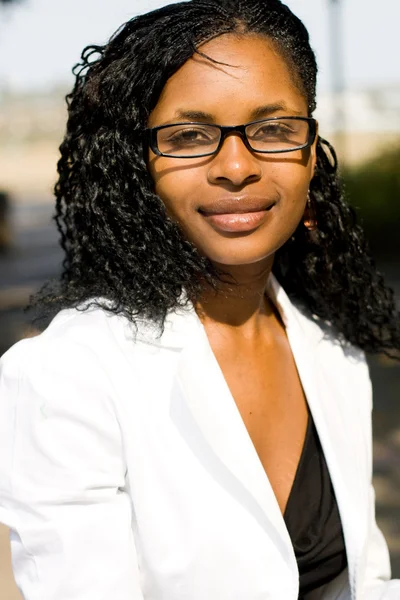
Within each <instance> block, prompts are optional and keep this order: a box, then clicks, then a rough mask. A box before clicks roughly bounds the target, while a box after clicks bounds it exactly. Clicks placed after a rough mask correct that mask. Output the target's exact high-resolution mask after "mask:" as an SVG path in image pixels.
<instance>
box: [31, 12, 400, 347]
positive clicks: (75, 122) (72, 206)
mask: <svg viewBox="0 0 400 600" xmlns="http://www.w3.org/2000/svg"><path fill="white" fill-rule="evenodd" d="M227 33H238V34H246V33H251V34H258V35H262V36H266V37H267V38H268V39H269V40H270V42H271V43H272V44H273V45H274V46H275V48H276V49H277V51H278V52H279V53H280V54H281V55H282V56H283V58H284V59H285V60H286V62H287V64H288V67H289V68H290V71H291V74H292V77H293V81H294V82H295V84H296V85H297V86H298V88H299V90H300V91H301V93H303V94H304V96H305V98H306V99H307V102H308V109H309V116H311V115H312V113H313V111H314V110H315V108H316V99H315V96H316V78H317V65H316V60H315V55H314V53H313V50H312V48H311V47H310V42H309V36H308V32H307V30H306V28H305V27H304V25H303V24H302V22H301V21H300V20H299V19H298V18H297V17H296V16H295V15H294V14H293V13H292V12H291V11H290V10H289V8H288V7H287V6H285V5H284V4H282V2H280V0H243V1H241V0H218V1H216V0H193V1H191V2H181V3H178V4H173V5H169V6H166V7H164V8H161V9H159V10H156V11H153V12H150V13H148V14H145V15H142V16H137V17H135V18H133V19H131V20H130V21H128V22H127V23H126V24H125V25H123V26H122V27H121V28H120V29H119V30H118V31H117V32H116V33H115V34H114V35H113V37H112V38H111V39H110V41H109V42H108V43H107V44H106V45H104V46H89V47H87V48H85V50H84V51H83V53H82V56H81V62H80V63H79V64H78V65H76V67H75V68H74V74H75V75H76V81H75V86H74V88H73V90H72V92H71V93H70V94H69V95H68V96H67V104H68V110H69V118H68V123H67V130H66V135H65V138H64V141H63V142H62V144H61V146H60V151H61V158H60V160H59V162H58V172H59V179H58V182H57V184H56V187H55V194H56V216H55V220H56V223H57V226H58V229H59V231H60V234H61V245H62V248H63V249H64V252H65V259H64V263H63V272H62V275H61V277H60V281H59V282H58V284H57V286H56V288H55V289H54V287H51V286H47V287H45V288H44V289H43V290H42V292H41V293H40V294H39V298H38V304H39V305H40V306H41V307H42V309H43V308H44V309H45V310H47V311H49V310H51V309H53V310H58V309H60V308H66V307H73V306H75V307H77V306H79V305H81V304H82V302H85V301H90V302H89V303H87V304H86V305H87V306H88V305H91V304H93V302H94V303H95V304H99V305H101V306H103V307H104V308H105V309H106V310H109V311H112V312H114V313H116V314H123V315H125V316H126V317H128V319H130V320H131V321H132V322H135V320H136V319H138V318H146V319H151V320H152V321H154V322H157V323H159V324H161V327H162V324H163V323H164V321H165V317H166V314H167V312H168V311H169V310H171V309H174V308H176V307H178V306H179V305H182V303H185V302H187V298H190V299H191V300H192V301H195V300H196V298H198V297H199V295H200V294H201V291H202V289H203V286H204V285H205V282H206V284H210V285H213V286H217V285H218V281H219V280H220V274H218V272H216V270H215V268H214V267H213V265H212V264H211V262H210V261H209V260H208V259H207V258H205V257H203V256H201V255H200V253H199V252H198V251H197V249H196V248H195V247H193V245H192V244H191V243H190V242H189V241H188V240H187V239H185V236H184V234H183V233H182V231H181V230H180V228H179V226H178V225H177V223H175V222H173V220H172V219H171V218H169V217H168V215H167V214H166V210H165V207H164V205H163V203H162V201H161V200H160V198H159V197H158V196H157V195H156V194H155V192H154V184H153V181H152V179H151V177H150V175H149V171H148V169H147V165H146V148H145V147H144V145H143V131H144V129H145V128H146V125H147V120H148V117H149V114H150V112H151V111H152V110H153V108H154V107H155V106H156V104H157V102H158V99H159V96H160V93H161V91H162V89H163V87H164V85H165V83H166V81H167V80H168V78H169V77H170V76H171V75H172V74H173V73H175V72H176V71H177V70H178V69H179V68H180V67H181V66H182V65H183V64H184V63H185V62H186V61H187V60H188V59H189V58H190V57H191V56H193V54H194V53H196V52H198V53H199V52H200V53H201V45H202V44H204V43H205V42H207V41H210V40H211V39H214V38H216V37H218V36H220V35H223V34H227ZM210 60H211V59H210ZM310 196H311V202H312V207H313V210H314V213H315V218H316V220H317V222H318V228H317V230H315V231H308V230H307V229H306V228H305V227H304V225H303V224H302V223H301V224H299V226H298V228H297V230H296V231H295V233H294V234H293V236H292V237H291V238H290V239H289V240H288V241H287V242H286V243H285V244H284V246H283V247H282V248H280V250H279V251H278V252H277V254H276V256H275V261H274V267H273V270H274V273H275V275H276V276H277V278H278V280H279V281H280V283H281V284H282V285H283V287H284V289H285V290H286V291H287V293H288V294H289V296H290V297H291V298H292V299H293V300H294V301H296V302H298V303H301V304H302V305H303V306H304V307H305V308H306V309H307V310H308V311H309V313H310V315H311V316H312V317H313V318H314V319H317V320H322V321H323V322H328V323H329V324H330V325H331V326H333V327H334V329H335V331H336V332H337V336H338V339H339V340H340V341H341V343H342V344H344V345H346V344H348V343H349V342H350V343H351V344H353V345H356V346H358V347H360V348H361V349H363V350H365V351H367V352H372V353H376V352H384V353H386V354H388V355H390V354H396V351H397V350H399V349H400V328H399V321H400V320H399V313H398V312H397V311H396V306H395V302H394V297H393V292H392V290H390V289H389V288H387V287H385V284H384V281H383V278H382V276H381V275H380V274H379V273H378V272H377V270H376V267H375V264H374V261H373V259H372V258H371V256H370V254H369V250H368V247H367V244H366V241H365V238H364V233H363V231H362V229H361V228H360V226H359V225H358V224H356V219H355V213H354V211H353V209H352V208H351V207H350V206H348V204H347V203H346V202H345V200H344V196H343V191H342V188H341V185H340V182H339V178H338V174H337V162H336V157H335V154H334V151H333V148H332V147H331V146H330V145H329V144H328V142H326V141H325V140H323V139H322V138H319V139H318V144H317V166H316V171H315V176H314V178H313V179H312V181H311V187H310ZM104 300H107V302H104ZM110 300H111V302H110Z"/></svg>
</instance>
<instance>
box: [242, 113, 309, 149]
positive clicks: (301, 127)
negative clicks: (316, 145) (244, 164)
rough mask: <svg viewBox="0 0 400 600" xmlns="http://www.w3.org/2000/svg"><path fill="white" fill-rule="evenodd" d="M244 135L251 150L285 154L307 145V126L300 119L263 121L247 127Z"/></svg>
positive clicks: (306, 122) (306, 123) (305, 122)
mask: <svg viewBox="0 0 400 600" xmlns="http://www.w3.org/2000/svg"><path fill="white" fill-rule="evenodd" d="M246 134H247V139H248V140H249V144H250V146H251V147H252V148H253V150H256V151H259V152H287V151H288V150H294V149H295V148H299V147H300V146H304V145H305V144H307V142H308V138H309V125H308V121H302V120H300V119H299V120H297V119H284V118H283V119H276V120H275V119H273V120H265V121H259V122H258V123H253V124H251V125H248V127H246Z"/></svg>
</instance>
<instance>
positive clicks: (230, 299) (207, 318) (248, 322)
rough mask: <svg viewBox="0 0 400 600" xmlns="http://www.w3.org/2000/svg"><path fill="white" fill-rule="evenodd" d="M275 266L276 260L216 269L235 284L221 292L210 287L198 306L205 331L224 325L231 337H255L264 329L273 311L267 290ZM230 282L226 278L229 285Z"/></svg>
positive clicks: (269, 259)
mask: <svg viewBox="0 0 400 600" xmlns="http://www.w3.org/2000/svg"><path fill="white" fill-rule="evenodd" d="M272 265H273V257H269V258H268V259H266V260H265V261H262V262H259V263H256V264H251V265H239V266H229V267H226V266H225V265H216V266H217V267H218V268H219V269H220V270H221V271H223V272H224V273H226V274H227V275H229V276H231V277H233V280H234V281H235V282H236V283H230V282H226V283H220V284H219V286H218V290H217V291H215V290H212V289H211V288H209V287H207V288H206V289H204V292H203V294H202V296H201V298H200V300H199V301H198V303H197V304H196V311H197V313H198V315H199V318H200V320H201V321H202V323H203V325H204V326H205V327H207V326H213V325H217V324H219V325H222V326H225V327H226V328H227V329H229V330H231V331H232V333H237V334H241V335H245V336H246V337H254V335H256V334H257V333H259V332H260V331H261V329H262V325H263V324H264V322H265V318H266V317H269V316H271V314H272V313H273V307H272V305H271V303H270V302H268V300H266V297H265V288H266V285H267V281H268V278H269V276H270V273H271V270H272ZM226 279H227V278H225V277H224V280H225V281H226Z"/></svg>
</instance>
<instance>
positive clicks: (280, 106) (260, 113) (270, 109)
mask: <svg viewBox="0 0 400 600" xmlns="http://www.w3.org/2000/svg"><path fill="white" fill-rule="evenodd" d="M277 112H286V113H290V114H291V115H292V116H302V112H300V111H298V110H292V109H290V110H289V108H288V106H287V104H286V103H285V102H284V101H280V102H275V103H274V104H265V105H263V106H258V107H257V108H255V109H254V110H253V111H251V113H250V121H256V120H257V119H262V118H263V117H268V116H270V115H273V114H275V113H277ZM174 118H177V119H187V120H188V121H200V122H205V123H206V122H207V123H215V118H214V116H213V115H212V114H211V113H207V112H203V111H201V110H183V109H178V110H177V111H176V112H175V115H174Z"/></svg>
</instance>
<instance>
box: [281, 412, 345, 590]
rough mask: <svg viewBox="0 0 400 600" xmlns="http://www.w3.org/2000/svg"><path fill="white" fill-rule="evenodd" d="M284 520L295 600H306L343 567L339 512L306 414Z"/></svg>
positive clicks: (322, 457)
mask: <svg viewBox="0 0 400 600" xmlns="http://www.w3.org/2000/svg"><path fill="white" fill-rule="evenodd" d="M284 520H285V523H286V527H287V529H288V532H289V535H290V538H291V540H292V544H293V548H294V552H295V555H296V560H297V565H298V569H299V577H300V582H299V583H300V594H299V600H307V597H308V595H309V594H310V593H311V592H313V591H315V590H317V589H318V588H320V587H322V586H323V585H325V584H326V583H328V582H330V581H332V580H333V579H335V578H336V577H337V576H338V575H340V573H342V571H343V570H344V569H345V568H346V567H347V555H346V548H345V543H344V537H343V530H342V524H341V520H340V515H339V509H338V505H337V502H336V497H335V493H334V490H333V486H332V482H331V479H330V475H329V471H328V466H327V464H326V460H325V456H324V453H323V450H322V446H321V443H320V440H319V437H318V433H317V430H316V427H315V423H314V421H313V418H312V415H311V413H310V411H309V412H308V422H307V429H306V435H305V439H304V444H303V450H302V453H301V456H300V460H299V464H298V466H297V470H296V474H295V478H294V481H293V485H292V489H291V491H290V495H289V499H288V502H287V505H286V508H285V512H284Z"/></svg>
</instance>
